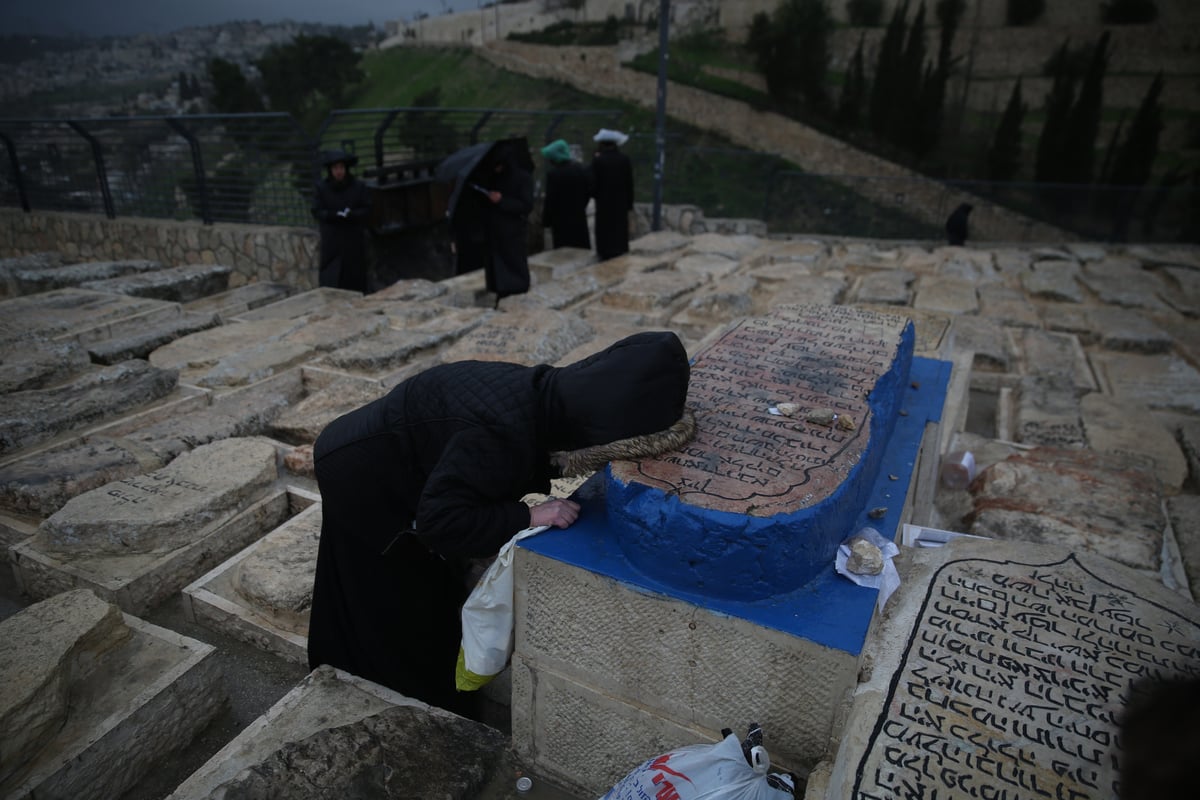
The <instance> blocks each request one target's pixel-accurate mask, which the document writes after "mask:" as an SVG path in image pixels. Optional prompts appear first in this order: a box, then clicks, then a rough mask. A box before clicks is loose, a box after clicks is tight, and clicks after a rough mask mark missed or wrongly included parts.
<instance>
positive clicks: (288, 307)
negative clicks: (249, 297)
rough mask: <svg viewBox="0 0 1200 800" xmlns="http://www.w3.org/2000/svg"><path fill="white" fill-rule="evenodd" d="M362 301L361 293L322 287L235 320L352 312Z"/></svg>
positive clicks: (245, 314) (251, 311)
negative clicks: (319, 312) (340, 311)
mask: <svg viewBox="0 0 1200 800" xmlns="http://www.w3.org/2000/svg"><path fill="white" fill-rule="evenodd" d="M362 299H363V296H362V294H360V293H359V292H353V291H349V290H347V289H330V288H327V287H322V288H320V289H312V290H310V291H307V292H301V293H300V294H294V295H292V296H291V297H288V298H285V299H283V300H280V301H278V302H275V303H269V304H268V305H265V306H260V307H258V308H254V309H251V310H250V311H247V312H246V313H244V314H238V315H237V317H235V319H237V320H238V321H241V322H253V321H255V320H267V319H295V318H297V317H306V316H308V315H309V314H312V313H313V312H317V311H322V312H330V311H334V310H342V311H352V310H353V309H355V308H358V304H359V303H360V302H361V301H362Z"/></svg>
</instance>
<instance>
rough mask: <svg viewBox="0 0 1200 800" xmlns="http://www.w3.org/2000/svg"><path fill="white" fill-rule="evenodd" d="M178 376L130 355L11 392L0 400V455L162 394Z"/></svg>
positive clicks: (89, 423) (172, 387)
mask: <svg viewBox="0 0 1200 800" xmlns="http://www.w3.org/2000/svg"><path fill="white" fill-rule="evenodd" d="M178 378H179V376H178V373H177V372H176V371H175V370H173V369H160V368H158V367H154V366H151V365H150V364H148V363H147V362H145V361H142V360H140V359H132V360H130V361H124V362H122V363H120V364H114V365H113V366H110V367H103V368H99V369H95V370H89V371H88V372H84V373H82V374H81V375H79V376H77V377H76V378H75V379H74V380H72V381H71V382H70V383H67V384H64V385H61V386H55V387H53V388H49V389H29V390H26V391H21V392H11V393H9V394H7V395H5V396H4V402H3V405H2V406H0V455H3V454H7V453H12V452H15V451H17V450H21V449H23V448H26V447H30V446H32V445H35V444H38V443H40V442H44V441H47V440H48V439H52V438H54V437H55V436H57V435H59V434H61V433H66V432H69V431H74V430H78V429H80V428H82V427H84V426H87V425H91V424H95V423H97V422H101V421H103V420H106V419H112V418H114V417H117V416H119V415H120V414H122V413H125V412H127V411H130V410H131V409H134V408H137V407H138V406H141V405H145V404H147V403H151V402H153V401H155V400H159V399H161V398H163V397H166V396H167V395H168V394H170V393H171V391H172V390H174V389H175V385H176V383H177V381H178Z"/></svg>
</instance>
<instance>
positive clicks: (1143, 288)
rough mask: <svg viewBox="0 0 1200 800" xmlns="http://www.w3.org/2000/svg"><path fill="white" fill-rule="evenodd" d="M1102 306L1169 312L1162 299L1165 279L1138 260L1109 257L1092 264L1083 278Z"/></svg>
mask: <svg viewBox="0 0 1200 800" xmlns="http://www.w3.org/2000/svg"><path fill="white" fill-rule="evenodd" d="M1079 280H1080V282H1082V283H1083V284H1084V285H1085V286H1087V287H1088V288H1089V289H1091V290H1092V291H1093V292H1094V293H1095V294H1096V296H1097V297H1098V298H1099V299H1100V301H1101V302H1102V303H1105V304H1107V305H1115V306H1124V307H1126V308H1145V309H1149V310H1151V311H1165V310H1167V308H1168V306H1167V304H1166V303H1165V302H1164V301H1163V299H1162V295H1163V294H1166V285H1165V284H1164V283H1163V281H1162V279H1161V278H1160V277H1159V276H1158V275H1155V274H1154V273H1153V272H1151V271H1149V270H1145V269H1142V265H1141V263H1140V262H1138V261H1137V260H1135V259H1126V258H1116V257H1111V256H1110V257H1109V258H1107V259H1105V260H1104V261H1096V262H1091V263H1088V264H1086V265H1085V266H1084V268H1083V272H1082V274H1081V275H1080V277H1079Z"/></svg>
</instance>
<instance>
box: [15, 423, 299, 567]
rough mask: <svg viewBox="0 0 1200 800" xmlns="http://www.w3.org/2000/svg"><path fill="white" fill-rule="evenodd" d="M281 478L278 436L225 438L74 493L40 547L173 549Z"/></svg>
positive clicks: (112, 551)
mask: <svg viewBox="0 0 1200 800" xmlns="http://www.w3.org/2000/svg"><path fill="white" fill-rule="evenodd" d="M277 477H278V470H277V468H276V453H275V445H273V444H272V443H271V442H269V441H267V440H265V439H224V440H222V441H219V442H215V443H213V444H209V445H205V446H203V447H198V448H196V449H195V450H192V451H190V452H188V453H184V454H183V455H181V456H179V457H178V458H176V459H175V460H174V461H172V462H171V463H170V464H168V465H167V466H165V467H163V468H162V469H159V470H155V471H154V472H148V473H144V474H141V475H135V476H133V477H130V478H123V479H122V480H119V481H114V482H112V483H109V484H106V485H104V486H101V487H99V488H97V489H93V490H91V491H90V492H86V493H84V494H81V495H79V496H77V497H74V498H72V499H71V500H70V501H68V502H67V504H66V505H65V506H63V507H62V508H61V509H59V510H58V511H56V512H55V513H54V514H53V515H51V516H50V517H49V518H48V519H46V520H45V521H44V522H43V523H42V525H41V529H40V531H39V533H40V536H39V538H40V540H41V541H40V545H41V547H42V548H43V549H45V550H47V551H49V552H52V553H57V554H60V555H70V554H82V555H131V554H135V553H164V552H168V551H170V550H174V549H177V548H179V547H183V546H184V545H187V544H190V543H192V542H194V541H196V540H198V539H199V538H200V537H202V536H203V535H204V534H205V533H207V531H208V529H209V528H210V526H212V525H214V524H216V523H220V522H223V521H225V520H227V519H229V518H231V517H233V516H234V515H235V514H237V513H238V512H239V511H241V510H243V509H244V508H245V507H246V506H247V505H249V504H250V503H252V502H253V501H254V500H255V499H257V498H258V496H259V495H261V494H262V493H263V492H264V490H265V489H266V488H267V487H269V486H270V485H271V483H272V482H273V481H274V480H275V479H276V478H277Z"/></svg>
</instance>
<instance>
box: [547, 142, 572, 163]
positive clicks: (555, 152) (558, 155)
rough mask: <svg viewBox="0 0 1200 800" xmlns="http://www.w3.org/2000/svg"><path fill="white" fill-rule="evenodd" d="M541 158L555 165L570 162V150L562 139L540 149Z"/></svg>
mask: <svg viewBox="0 0 1200 800" xmlns="http://www.w3.org/2000/svg"><path fill="white" fill-rule="evenodd" d="M542 156H543V157H544V158H545V159H546V160H547V161H552V162H554V163H555V164H557V163H559V162H560V161H570V160H571V148H570V146H569V145H568V144H567V142H566V140H564V139H555V140H554V141H553V142H551V143H550V144H548V145H546V146H545V147H543V148H542Z"/></svg>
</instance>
